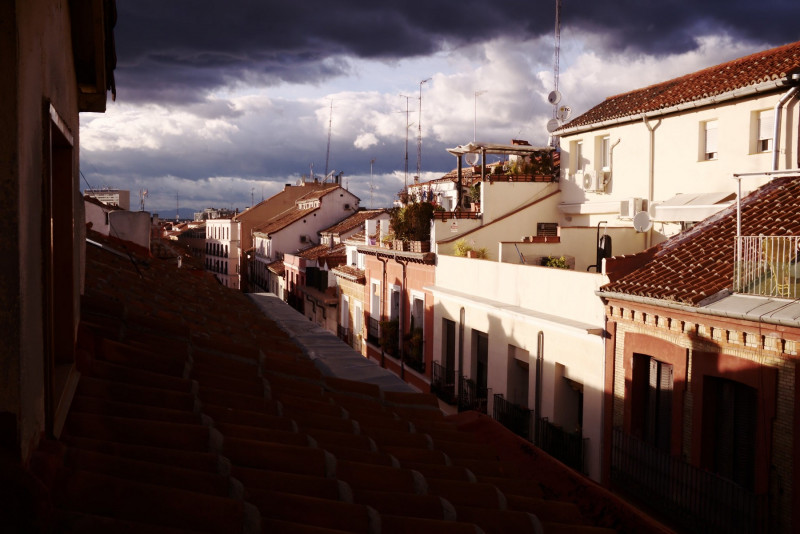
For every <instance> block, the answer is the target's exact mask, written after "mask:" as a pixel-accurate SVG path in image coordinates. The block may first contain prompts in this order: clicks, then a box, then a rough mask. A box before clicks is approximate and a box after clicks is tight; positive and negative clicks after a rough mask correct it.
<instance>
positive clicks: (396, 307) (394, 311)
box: [389, 286, 400, 321]
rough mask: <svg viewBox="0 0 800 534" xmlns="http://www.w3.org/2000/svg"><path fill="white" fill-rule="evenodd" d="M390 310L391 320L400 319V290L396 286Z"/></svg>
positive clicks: (393, 290)
mask: <svg viewBox="0 0 800 534" xmlns="http://www.w3.org/2000/svg"><path fill="white" fill-rule="evenodd" d="M390 306H391V307H390V308H389V320H390V321H394V320H397V319H398V318H399V317H400V288H399V287H398V286H394V287H393V288H392V297H391V303H390Z"/></svg>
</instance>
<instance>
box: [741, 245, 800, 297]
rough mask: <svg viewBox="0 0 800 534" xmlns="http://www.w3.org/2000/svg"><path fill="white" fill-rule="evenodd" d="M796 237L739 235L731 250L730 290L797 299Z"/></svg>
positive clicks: (799, 272) (798, 250) (798, 249)
mask: <svg viewBox="0 0 800 534" xmlns="http://www.w3.org/2000/svg"><path fill="white" fill-rule="evenodd" d="M798 254H800V236H763V235H759V236H740V237H738V238H737V241H736V248H735V251H734V273H733V290H734V291H736V292H738V293H746V294H750V295H759V296H763V297H779V298H786V299H797V298H798V296H800V289H799V288H798V286H799V285H800V284H799V283H798V278H799V277H800V264H798Z"/></svg>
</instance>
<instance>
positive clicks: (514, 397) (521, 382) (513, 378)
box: [506, 345, 530, 407]
mask: <svg viewBox="0 0 800 534" xmlns="http://www.w3.org/2000/svg"><path fill="white" fill-rule="evenodd" d="M529 370H530V353H529V352H528V351H527V350H525V349H521V348H519V347H516V346H514V345H509V346H508V381H507V387H506V398H507V399H508V400H509V402H512V403H514V404H519V405H521V406H525V407H527V406H528V375H529Z"/></svg>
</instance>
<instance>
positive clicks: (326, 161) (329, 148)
mask: <svg viewBox="0 0 800 534" xmlns="http://www.w3.org/2000/svg"><path fill="white" fill-rule="evenodd" d="M332 129H333V99H332V98H331V108H330V113H329V114H328V150H327V152H326V153H325V178H327V177H328V161H329V160H330V157H331V130H332Z"/></svg>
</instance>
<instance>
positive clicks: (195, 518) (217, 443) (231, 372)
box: [32, 247, 649, 534]
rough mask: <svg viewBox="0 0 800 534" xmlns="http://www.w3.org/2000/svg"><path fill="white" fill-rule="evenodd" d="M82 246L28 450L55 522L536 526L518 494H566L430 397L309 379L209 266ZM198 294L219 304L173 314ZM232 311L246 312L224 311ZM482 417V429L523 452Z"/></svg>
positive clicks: (108, 526)
mask: <svg viewBox="0 0 800 534" xmlns="http://www.w3.org/2000/svg"><path fill="white" fill-rule="evenodd" d="M87 258H88V261H89V264H90V268H89V269H88V270H87V271H88V272H89V273H90V276H89V278H88V279H87V298H86V299H85V300H84V310H85V312H86V313H84V317H85V319H86V322H84V323H83V324H82V326H81V347H82V351H83V352H82V356H81V359H80V361H79V366H80V370H81V371H82V373H83V378H82V382H81V383H80V386H79V388H78V391H77V393H76V397H75V400H74V402H73V404H72V408H71V411H70V413H69V415H68V418H67V422H66V426H65V428H64V432H63V434H62V436H61V438H60V439H59V442H58V443H54V442H44V443H43V445H42V448H41V450H40V452H38V453H37V455H36V459H35V461H33V462H32V464H34V465H33V470H34V472H36V473H38V474H39V475H40V476H41V478H42V479H43V480H46V481H50V482H49V483H50V487H51V491H52V494H53V501H54V503H55V506H56V513H55V515H54V519H55V521H56V523H57V526H58V527H59V529H60V530H62V531H72V532H78V531H86V532H91V531H95V532H102V531H107V532H113V531H119V532H155V533H159V532H163V533H165V534H169V533H172V534H178V533H180V532H190V531H202V532H258V531H259V530H261V531H262V532H293V533H301V534H302V533H304V532H307V533H309V534H312V533H320V534H322V533H325V532H328V533H330V532H409V531H413V532H436V533H437V534H444V533H452V532H479V531H480V530H479V529H478V525H481V526H482V527H483V529H484V531H487V532H491V531H493V529H496V526H497V525H506V526H513V527H514V528H515V530H514V531H515V532H520V533H522V532H534V531H535V528H534V526H535V525H534V522H531V521H530V518H529V516H528V515H527V512H528V510H521V511H520V510H504V508H511V507H510V506H509V503H517V505H518V507H521V508H526V507H527V508H533V507H534V506H540V507H542V508H540V513H542V515H546V516H547V517H548V518H549V519H554V518H555V519H559V518H560V517H558V516H557V511H558V510H562V509H564V506H562V505H559V504H556V503H557V502H558V501H556V500H552V501H550V500H536V501H527V500H525V498H526V497H527V498H531V497H533V498H537V499H538V498H541V497H542V496H543V495H547V496H548V497H555V496H559V495H562V496H563V498H570V497H569V494H570V493H569V491H565V492H562V491H560V490H559V488H557V487H556V486H562V487H567V485H565V483H564V482H563V481H561V478H562V477H570V476H573V475H570V474H569V472H568V471H566V470H565V469H564V468H563V467H560V468H558V469H555V470H554V471H553V472H556V473H558V475H556V476H555V477H554V476H553V475H548V476H546V477H545V478H541V477H539V476H538V475H537V474H536V472H537V471H536V470H535V469H533V468H532V465H533V464H530V462H531V460H530V459H529V458H528V459H526V460H524V461H523V463H520V462H519V461H516V460H515V461H509V460H507V459H503V458H502V457H501V456H499V455H498V452H497V450H496V449H495V448H494V442H491V443H488V444H487V443H484V442H483V441H482V440H483V438H482V437H480V438H479V437H478V436H477V434H475V433H474V432H473V431H472V430H470V429H469V428H461V427H463V426H464V421H461V420H458V421H455V422H454V421H449V420H447V419H445V418H444V417H443V415H442V414H441V412H439V411H438V409H437V408H436V406H435V402H434V401H433V400H432V398H431V397H430V396H428V395H407V394H406V395H400V394H387V393H385V392H381V391H380V390H378V389H376V388H375V387H374V386H369V385H365V384H360V383H354V382H350V381H347V380H343V379H333V378H324V377H322V375H321V374H320V373H319V371H318V370H317V369H316V367H314V366H313V364H311V362H310V361H309V360H308V359H306V358H305V357H304V356H303V354H302V353H301V352H300V351H299V350H298V349H297V348H296V347H295V346H293V345H292V344H291V343H290V342H289V341H288V339H287V338H286V336H285V335H284V334H282V333H280V332H279V331H278V330H277V328H275V326H274V324H272V323H271V322H270V321H268V320H267V319H266V318H265V317H264V316H263V315H260V314H259V312H258V311H257V308H256V307H255V305H254V304H253V303H252V302H251V301H250V300H249V299H247V298H246V297H245V296H244V295H242V294H241V293H237V292H235V291H232V290H229V289H227V288H224V287H222V286H220V285H219V284H216V282H214V281H213V280H212V279H211V278H210V277H206V276H199V277H197V276H195V275H193V274H192V273H191V272H187V271H180V270H178V269H176V268H175V266H174V264H169V266H167V264H166V263H160V262H159V261H158V260H152V259H150V260H147V263H141V264H140V265H139V268H140V271H141V277H140V276H138V275H137V274H135V269H134V268H133V266H132V264H131V263H130V261H129V260H127V259H123V258H120V257H119V256H115V255H113V254H111V253H109V252H107V251H105V250H99V249H97V248H95V247H89V248H88V249H87ZM121 280H124V283H123V282H121ZM149 292H152V293H155V292H161V293H162V294H169V295H170V298H169V299H165V300H163V301H160V303H159V304H158V308H159V309H160V310H163V311H167V312H171V313H174V319H172V320H173V323H172V324H173V325H176V326H177V327H170V328H165V330H164V331H163V332H159V331H158V323H157V322H150V323H148V324H147V326H146V327H144V326H143V325H142V321H139V320H138V319H139V318H140V317H141V316H140V317H136V315H137V314H139V313H142V312H146V311H147V303H148V302H150V303H151V304H150V305H151V311H152V312H155V311H156V308H154V306H156V305H155V304H153V302H152V301H148V300H147V297H146V296H147V294H148V293H149ZM112 293H113V294H116V295H118V297H109V295H110V294H112ZM198 300H201V301H202V302H203V303H204V304H205V306H206V307H207V309H214V310H215V311H217V310H218V311H219V313H217V315H216V317H212V316H210V315H209V316H205V317H204V316H202V315H195V314H191V315H184V314H181V313H180V310H181V309H184V307H185V306H186V304H187V303H192V302H197V301H198ZM134 301H137V302H138V303H139V304H141V306H139V305H137V306H134V307H131V303H132V302H134ZM95 304H96V306H95ZM134 308H135V309H136V310H137V311H136V313H135V314H131V313H130V310H132V309H134ZM234 308H237V309H241V310H247V311H248V313H230V315H225V314H226V313H228V312H229V311H233V309H234ZM225 317H236V319H234V320H226V319H225ZM144 331H148V332H149V335H148V337H147V340H146V341H145V342H143V339H144V338H143V337H142V336H141V333H142V332H144ZM226 338H227V339H229V340H230V341H232V343H230V345H226V344H225V343H224V340H225V339H226ZM137 340H138V343H137ZM159 340H163V341H164V344H163V345H162V346H159V343H158V342H159ZM135 343H136V344H137V346H138V348H135V349H134V348H132V347H133V345H134V344H135ZM172 347H178V350H177V351H173V350H172ZM126 369H128V370H130V373H129V374H126V373H125V370H126ZM489 427H490V428H491V429H492V430H491V432H490V434H492V433H494V434H493V435H494V437H493V438H492V439H491V440H490V441H493V440H496V439H497V436H499V435H502V436H506V437H504V438H503V439H509V440H513V442H514V443H515V444H516V445H514V447H516V448H519V446H520V441H518V438H516V437H513V438H509V437H507V436H509V435H510V433H507V432H506V431H505V429H503V428H502V427H500V426H499V425H498V424H497V423H494V422H492V423H491V424H490V425H489ZM459 438H460V439H459ZM526 458H527V457H526ZM454 464H463V465H454ZM466 466H469V467H466ZM526 466H527V467H526ZM551 469H554V468H551ZM547 471H548V470H545V472H547ZM522 473H526V474H524V475H523V474H522ZM476 474H478V476H484V475H485V476H487V477H494V478H482V480H481V481H480V482H478V480H477V478H476ZM576 480H577V479H576ZM574 487H575V486H573V487H572V489H571V490H570V491H573V492H574ZM526 488H529V491H526V490H525V489H526ZM542 488H547V491H545V490H543V489H542ZM595 491H596V490H595ZM517 493H519V494H521V497H519V498H517V497H510V495H515V494H517ZM597 495H598V497H597V498H598V499H601V500H602V499H610V497H608V496H603V497H600V495H604V494H602V492H598V493H597ZM612 501H613V499H612ZM603 502H605V501H603ZM548 504H552V505H553V511H552V512H550V511H548V509H547V505H548ZM464 506H469V507H476V506H478V507H480V510H478V509H475V510H470V509H468V508H464ZM568 506H569V505H568ZM489 508H494V509H496V510H495V511H494V512H491V511H488V509H489ZM592 509H593V508H592ZM617 509H618V510H621V509H622V508H617ZM545 511H547V513H548V514H550V515H547V514H545V513H544V512H545ZM554 514H555V515H554ZM604 514H605V515H604V516H603V518H602V519H605V518H606V517H608V516H609V515H610V513H609V512H604ZM632 517H635V514H632V513H630V512H626V513H618V514H617V515H615V516H614V519H615V520H616V521H617V523H616V524H617V525H622V526H623V527H624V528H621V529H620V531H621V532H636V531H640V530H641V529H640V528H639V527H641V525H642V524H643V523H642V522H641V521H640V520H638V519H636V520H632V519H631V518H632ZM594 520H595V518H594V517H593V516H586V521H588V522H589V523H591V524H598V523H593V521H594ZM529 522H530V524H529ZM644 524H648V525H649V523H644ZM625 525H628V526H627V527H626V526H625ZM487 528H488V530H487ZM545 532H547V531H545Z"/></svg>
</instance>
